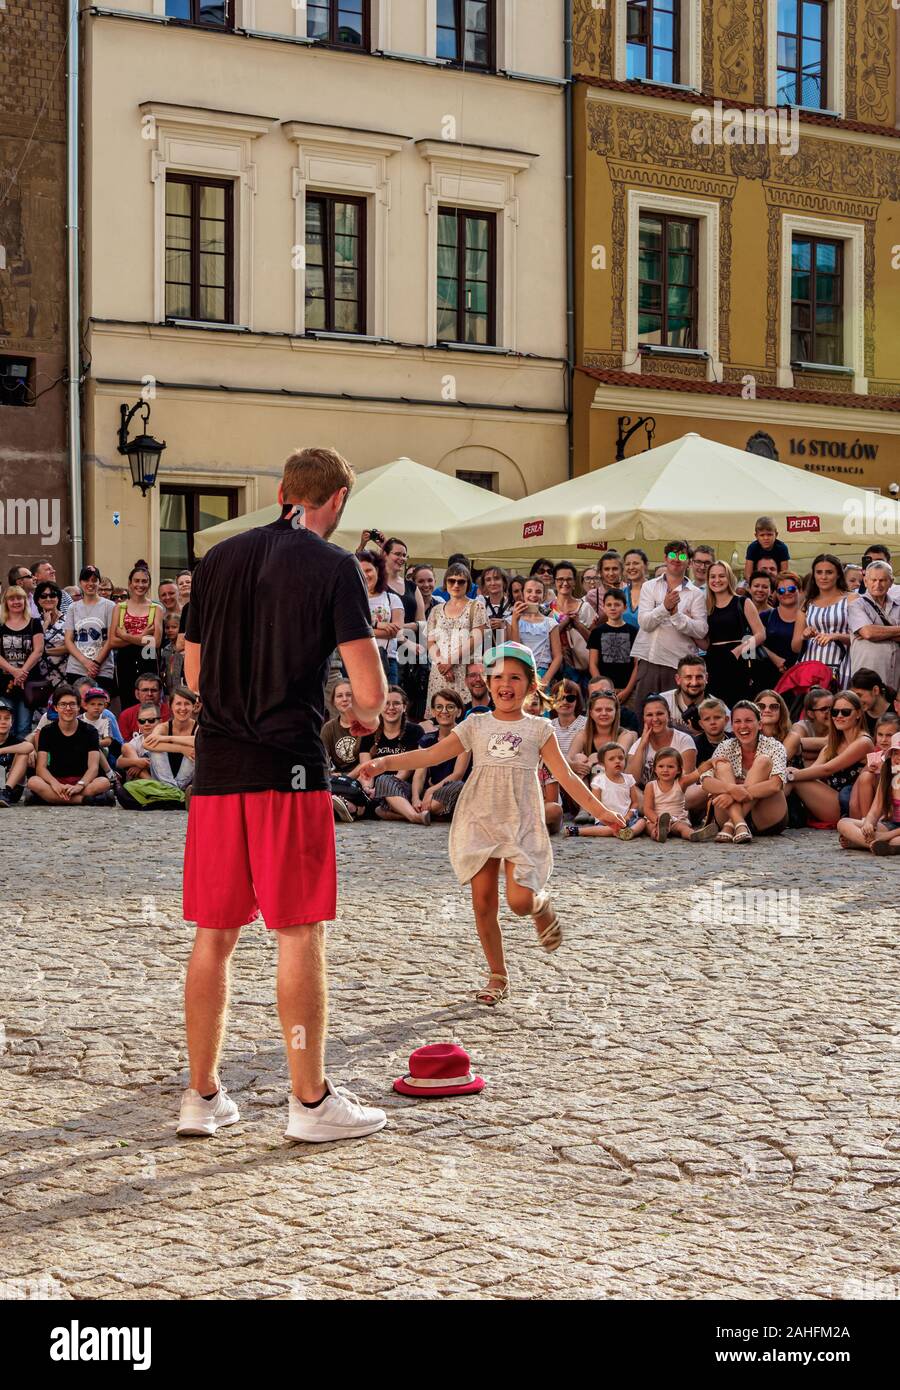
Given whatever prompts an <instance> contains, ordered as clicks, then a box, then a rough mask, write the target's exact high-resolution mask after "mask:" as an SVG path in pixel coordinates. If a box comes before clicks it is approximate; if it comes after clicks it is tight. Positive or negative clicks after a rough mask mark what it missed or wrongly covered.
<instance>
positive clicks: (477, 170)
mask: <svg viewBox="0 0 900 1390" xmlns="http://www.w3.org/2000/svg"><path fill="white" fill-rule="evenodd" d="M416 148H417V149H418V151H419V153H420V154H421V156H422V158H423V159H425V160H427V162H428V164H429V168H430V176H429V180H428V184H427V186H426V189H425V209H426V215H427V217H428V303H427V316H428V317H427V323H426V326H425V332H426V338H425V341H426V342H427V343H438V342H448V343H450V342H453V343H459V344H464V345H467V346H472V347H478V346H482V347H491V346H495V347H501V348H507V349H510V350H514V349H515V347H516V294H517V278H516V240H517V238H516V233H517V229H518V221H519V199H518V197H517V189H516V186H517V181H518V178H519V176H520V175H521V174H523V173H524V171H525V170H527V169H528V168H530V166H531V164H532V163H533V161H534V159H535V156H534V155H532V154H528V153H526V152H525V151H520V150H499V149H491V148H489V147H485V146H481V145H451V144H449V143H448V142H447V141H444V140H418V141H417V142H416Z"/></svg>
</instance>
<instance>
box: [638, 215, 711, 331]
mask: <svg viewBox="0 0 900 1390" xmlns="http://www.w3.org/2000/svg"><path fill="white" fill-rule="evenodd" d="M697 338H698V334H697V223H696V222H695V221H693V220H691V219H687V218H682V217H669V216H666V215H665V214H664V213H642V214H641V219H640V225H639V230H638V342H639V343H655V344H657V345H659V346H661V347H681V348H695V347H697Z"/></svg>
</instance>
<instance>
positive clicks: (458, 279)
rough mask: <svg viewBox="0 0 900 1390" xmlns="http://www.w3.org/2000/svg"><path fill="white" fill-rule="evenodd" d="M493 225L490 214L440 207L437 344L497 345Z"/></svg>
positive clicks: (493, 221)
mask: <svg viewBox="0 0 900 1390" xmlns="http://www.w3.org/2000/svg"><path fill="white" fill-rule="evenodd" d="M495 243H496V221H495V218H494V217H493V216H491V215H490V214H489V213H483V212H467V211H466V210H465V209H464V208H441V209H440V211H439V213H438V247H437V274H438V281H437V338H438V342H439V343H476V344H479V345H480V346H482V347H484V346H487V345H491V344H494V343H495V342H496V336H495V333H496V329H495V323H494V317H495V316H494V304H495V300H496V249H495Z"/></svg>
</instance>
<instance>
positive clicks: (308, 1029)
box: [277, 922, 328, 1105]
mask: <svg viewBox="0 0 900 1390" xmlns="http://www.w3.org/2000/svg"><path fill="white" fill-rule="evenodd" d="M277 935H278V1016H279V1018H280V1019H281V1028H282V1032H283V1033H284V1046H285V1050H286V1052H287V1059H288V1067H289V1069H290V1073H291V1089H292V1090H293V1092H294V1095H295V1096H296V1097H297V1099H298V1100H302V1101H304V1102H305V1103H306V1104H307V1105H311V1104H313V1103H314V1102H315V1101H317V1100H321V1099H322V1096H323V1095H324V1094H325V1033H326V1029H327V1026H328V981H327V976H326V963H325V924H324V922H316V923H314V924H313V925H311V926H301V927H281V928H280V929H279V930H278V933H277Z"/></svg>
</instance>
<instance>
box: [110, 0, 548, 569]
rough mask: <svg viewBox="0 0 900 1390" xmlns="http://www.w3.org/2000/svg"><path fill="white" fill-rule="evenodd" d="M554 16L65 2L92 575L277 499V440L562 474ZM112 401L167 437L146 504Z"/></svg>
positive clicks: (182, 559) (507, 477)
mask: <svg viewBox="0 0 900 1390" xmlns="http://www.w3.org/2000/svg"><path fill="white" fill-rule="evenodd" d="M564 21H565V0H490V3H489V4H488V5H479V6H476V7H474V8H473V7H472V6H467V5H461V4H458V3H454V4H451V5H450V6H449V7H448V5H446V4H444V3H442V4H441V5H440V6H438V5H437V4H436V3H435V0H346V2H344V0H342V3H341V4H340V5H338V4H337V3H331V0H326V3H320V0H309V3H307V0H229V2H228V4H226V5H224V6H223V5H221V4H220V5H215V4H206V3H204V0H121V3H120V4H119V6H118V7H117V9H116V10H115V11H114V12H111V11H105V10H87V11H85V12H84V26H83V31H84V77H83V112H84V127H83V128H84V161H83V165H84V173H83V188H84V217H83V240H84V255H83V277H84V286H83V309H84V345H85V349H86V359H87V360H89V363H90V366H89V370H88V372H87V375H86V380H85V393H84V394H85V400H84V490H85V533H86V544H85V553H86V555H87V556H88V557H89V558H90V559H91V560H92V561H94V562H96V563H97V564H99V565H100V566H101V568H102V570H103V571H104V573H108V574H109V575H111V576H112V577H113V578H114V580H116V581H117V582H122V581H123V580H124V578H125V576H126V574H127V572H128V570H129V569H130V567H131V566H132V565H133V564H134V562H135V560H136V559H138V558H142V559H146V560H147V561H148V562H149V564H150V567H151V570H152V572H153V575H154V579H156V577H157V576H160V577H165V576H166V575H167V574H169V575H171V574H174V573H176V572H177V571H178V570H179V569H180V568H181V567H182V566H184V565H190V564H191V563H192V562H193V560H194V551H193V542H192V536H193V534H194V532H195V531H196V530H197V529H202V528H203V527H205V526H211V525H213V524H215V523H216V522H218V521H220V520H224V519H226V518H227V517H229V516H234V515H240V514H243V513H245V512H250V511H253V510H255V509H257V508H259V507H262V506H265V505H267V504H269V503H271V502H273V501H274V500H275V495H276V488H277V484H278V481H279V478H280V475H281V471H282V467H283V463H284V459H285V458H286V456H287V455H288V453H289V452H290V451H291V450H292V449H294V448H296V447H298V446H303V445H311V444H320V445H330V446H335V447H337V448H338V449H340V450H341V452H342V453H344V454H345V455H346V456H347V457H348V458H349V459H350V460H351V462H352V463H353V464H354V466H355V467H356V468H357V470H358V471H363V470H365V469H368V468H373V467H376V466H379V465H381V464H384V463H387V462H389V461H390V460H392V459H395V458H397V457H400V456H404V455H405V456H408V457H410V458H414V459H415V460H416V461H418V462H419V463H422V464H425V465H428V466H430V467H433V468H436V469H439V470H441V471H443V472H445V473H447V474H449V475H450V476H453V477H461V478H463V479H464V480H466V481H469V482H476V483H478V484H479V485H481V486H485V487H489V488H491V489H493V490H494V491H496V492H499V493H502V494H504V495H507V496H522V495H524V494H525V493H526V492H531V491H535V490H537V489H539V488H541V487H544V486H547V485H548V484H550V483H553V482H558V481H560V480H561V479H562V478H563V477H564V476H565V471H566V460H567V455H568V435H567V423H568V413H567V363H566V356H567V330H566V236H565V112H566V99H565V93H566V82H565V46H564V33H565V22H564ZM454 25H455V27H454ZM450 304H452V306H453V308H452V309H448V305H450ZM457 320H458V321H457ZM139 400H143V402H145V403H146V404H147V405H148V406H149V410H150V420H149V425H148V426H147V429H148V431H149V433H151V434H152V435H153V436H154V437H155V438H156V439H158V440H160V441H163V440H164V441H165V443H166V449H165V453H164V454H163V456H162V461H161V465H160V471H159V479H158V483H157V485H156V486H155V487H153V488H152V489H151V490H150V491H149V493H148V495H147V496H146V497H142V495H141V493H140V491H139V490H138V489H137V488H134V487H133V486H132V481H131V476H130V473H129V469H128V464H127V460H126V459H125V458H124V457H123V455H122V454H121V453H119V452H118V449H117V442H118V440H117V431H118V427H119V422H120V410H121V406H122V405H123V404H125V405H127V406H129V408H130V407H131V406H132V405H134V404H135V403H137V402H138V401H139ZM140 426H141V417H140V415H137V416H135V418H134V421H133V427H132V433H136V432H139V431H140ZM396 524H397V528H398V531H399V533H400V534H401V535H402V526H403V518H402V516H398V517H397V523H396Z"/></svg>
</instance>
